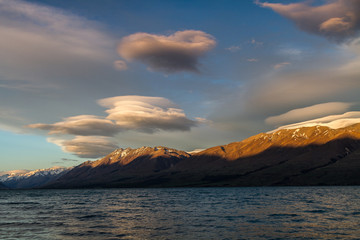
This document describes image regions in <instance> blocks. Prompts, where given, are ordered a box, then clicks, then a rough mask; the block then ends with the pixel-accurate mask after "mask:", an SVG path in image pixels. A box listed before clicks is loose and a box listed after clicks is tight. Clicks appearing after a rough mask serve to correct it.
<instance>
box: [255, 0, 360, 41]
mask: <svg viewBox="0 0 360 240" xmlns="http://www.w3.org/2000/svg"><path fill="white" fill-rule="evenodd" d="M311 2H312V1H304V2H299V3H290V4H281V3H268V2H260V1H257V3H258V4H259V5H260V6H262V7H268V8H271V9H273V10H274V11H275V12H277V13H279V14H280V15H282V16H284V17H286V18H288V19H290V20H292V21H294V22H295V24H296V25H297V26H298V27H299V28H300V29H302V30H304V31H307V32H310V33H313V34H318V35H323V36H326V37H329V38H331V39H335V40H338V41H339V40H344V39H347V38H349V37H350V38H351V37H355V36H356V35H357V34H358V32H359V30H360V17H359V12H360V1H358V0H332V1H330V0H328V1H326V3H325V4H323V5H319V6H311V5H310V4H311Z"/></svg>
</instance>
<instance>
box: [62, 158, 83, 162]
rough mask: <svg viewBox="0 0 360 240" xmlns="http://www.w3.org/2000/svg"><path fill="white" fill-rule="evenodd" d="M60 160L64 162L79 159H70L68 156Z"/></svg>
mask: <svg viewBox="0 0 360 240" xmlns="http://www.w3.org/2000/svg"><path fill="white" fill-rule="evenodd" d="M61 161H64V162H78V161H79V160H77V159H70V158H62V159H61Z"/></svg>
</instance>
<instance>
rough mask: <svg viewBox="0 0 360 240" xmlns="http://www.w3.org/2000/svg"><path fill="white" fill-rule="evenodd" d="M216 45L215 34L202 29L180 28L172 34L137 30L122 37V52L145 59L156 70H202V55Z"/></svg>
mask: <svg viewBox="0 0 360 240" xmlns="http://www.w3.org/2000/svg"><path fill="white" fill-rule="evenodd" d="M215 45H216V41H215V39H214V37H213V36H211V35H210V34H207V33H205V32H202V31H195V30H186V31H178V32H175V33H174V34H172V35H169V36H165V35H155V34H149V33H135V34H132V35H129V36H126V37H124V38H123V39H122V40H121V42H120V44H119V46H118V53H119V54H120V56H121V57H123V58H124V59H126V60H127V61H132V60H137V61H140V62H143V63H144V64H146V65H148V66H149V68H150V69H151V70H154V71H160V72H165V73H176V72H181V71H190V72H199V58H200V57H202V56H204V55H205V53H207V52H208V51H210V50H211V49H213V48H214V47H215Z"/></svg>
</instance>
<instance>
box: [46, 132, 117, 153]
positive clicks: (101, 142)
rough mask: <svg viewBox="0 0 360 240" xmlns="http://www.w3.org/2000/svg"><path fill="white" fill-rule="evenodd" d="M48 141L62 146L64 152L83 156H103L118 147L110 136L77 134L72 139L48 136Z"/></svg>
mask: <svg viewBox="0 0 360 240" xmlns="http://www.w3.org/2000/svg"><path fill="white" fill-rule="evenodd" d="M47 140H48V142H51V143H54V144H56V145H58V146H60V147H61V149H62V150H63V151H64V152H68V153H72V154H75V155H77V156H78V157H81V158H99V157H103V156H105V155H107V154H109V153H110V152H112V151H114V150H115V149H116V148H118V146H117V144H116V142H115V141H114V140H113V139H111V138H108V137H99V136H76V137H75V138H74V139H71V140H64V139H59V138H48V139H47Z"/></svg>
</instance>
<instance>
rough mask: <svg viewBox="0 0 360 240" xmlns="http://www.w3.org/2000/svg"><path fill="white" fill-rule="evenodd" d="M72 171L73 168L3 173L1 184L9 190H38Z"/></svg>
mask: <svg viewBox="0 0 360 240" xmlns="http://www.w3.org/2000/svg"><path fill="white" fill-rule="evenodd" d="M70 169H71V168H64V167H52V168H48V169H38V170H34V171H28V170H14V171H9V172H2V173H1V176H0V182H2V183H3V185H5V186H6V187H7V188H37V187H40V186H42V185H44V184H47V183H48V182H51V181H54V180H56V179H57V178H59V177H60V176H62V175H63V174H65V173H67V172H68V171H69V170H70Z"/></svg>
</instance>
